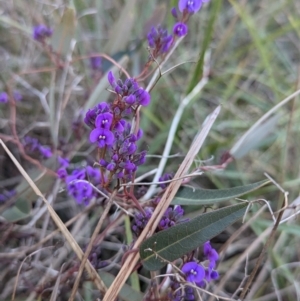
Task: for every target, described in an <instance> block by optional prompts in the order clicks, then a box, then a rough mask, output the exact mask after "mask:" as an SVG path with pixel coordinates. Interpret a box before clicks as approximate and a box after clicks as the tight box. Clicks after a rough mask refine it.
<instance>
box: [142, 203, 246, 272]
mask: <svg viewBox="0 0 300 301" xmlns="http://www.w3.org/2000/svg"><path fill="white" fill-rule="evenodd" d="M247 205H248V203H246V202H245V203H241V204H237V205H233V206H228V207H224V208H221V209H218V210H215V211H213V212H208V213H204V214H201V215H200V216H198V217H196V218H194V219H192V220H190V221H189V222H186V223H182V224H179V225H177V226H174V227H172V228H170V229H168V230H165V231H162V232H159V233H156V234H154V235H153V236H151V237H150V238H148V239H147V240H145V241H144V242H143V243H142V244H141V246H140V256H141V259H142V262H143V265H144V267H145V268H146V269H148V270H150V271H155V270H158V269H160V268H162V267H163V266H165V265H166V262H165V261H163V259H165V260H168V261H174V260H176V259H178V258H180V257H181V256H183V255H185V254H187V253H189V252H191V251H192V250H194V249H196V248H197V247H199V245H201V244H203V243H205V242H206V241H208V240H210V239H211V238H213V237H214V236H216V235H217V234H219V233H220V232H222V231H224V230H225V229H226V228H227V227H228V226H229V225H231V224H233V223H234V222H235V221H237V220H238V219H240V218H241V217H242V216H243V215H244V213H245V211H246V208H247ZM149 249H151V250H149ZM152 250H153V251H154V252H153V251H152Z"/></svg>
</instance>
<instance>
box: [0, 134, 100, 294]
mask: <svg viewBox="0 0 300 301" xmlns="http://www.w3.org/2000/svg"><path fill="white" fill-rule="evenodd" d="M0 144H1V145H2V147H3V148H4V150H5V151H6V153H7V154H8V156H9V157H10V158H11V160H12V161H13V163H14V164H15V166H16V167H17V168H18V170H19V171H20V173H21V174H22V176H23V177H24V178H25V179H26V181H27V182H28V184H29V185H30V187H31V188H32V189H33V191H34V192H35V193H36V195H37V196H39V197H40V198H41V199H42V200H43V201H44V203H45V204H46V205H47V209H48V211H49V213H50V215H51V217H52V219H53V221H54V222H55V224H56V225H57V227H58V228H59V229H60V231H61V232H62V234H63V235H64V237H65V238H66V240H67V241H68V242H69V244H70V246H71V248H72V249H73V251H74V252H75V253H76V255H77V256H78V258H79V260H82V258H83V252H82V250H81V248H80V247H79V245H78V244H77V242H76V240H75V239H74V237H73V236H72V235H71V233H70V232H69V230H68V229H67V227H66V226H65V224H64V223H63V222H62V221H61V219H60V218H59V216H58V215H57V214H56V212H55V211H54V209H53V208H52V207H51V205H50V204H49V203H48V201H47V200H46V198H45V197H44V196H43V194H42V193H41V191H40V190H39V188H38V187H37V186H36V185H35V183H34V182H33V181H32V179H31V178H30V177H29V176H28V174H27V173H26V171H25V170H24V169H23V167H22V166H21V165H20V163H19V162H18V161H17V159H16V158H15V157H14V155H13V154H12V153H11V152H10V150H9V149H8V148H7V146H6V145H5V144H4V142H3V141H2V140H1V139H0ZM85 267H86V270H87V271H88V273H89V275H90V277H91V279H93V281H94V282H95V284H96V286H97V288H98V289H99V290H100V291H103V292H105V291H106V286H105V285H104V283H103V281H102V280H101V278H100V276H99V275H98V273H97V272H96V270H95V269H94V267H93V266H92V265H91V263H90V261H87V263H86V265H85Z"/></svg>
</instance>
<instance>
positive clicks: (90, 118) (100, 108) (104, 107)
mask: <svg viewBox="0 0 300 301" xmlns="http://www.w3.org/2000/svg"><path fill="white" fill-rule="evenodd" d="M108 111H109V106H108V104H107V103H106V102H101V103H99V104H97V105H96V106H95V107H94V108H92V109H89V110H88V111H87V112H86V115H85V118H84V122H85V124H87V125H88V126H89V127H91V128H94V127H95V120H96V118H97V116H98V115H99V114H101V113H106V112H108Z"/></svg>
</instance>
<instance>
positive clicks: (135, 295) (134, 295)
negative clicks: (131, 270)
mask: <svg viewBox="0 0 300 301" xmlns="http://www.w3.org/2000/svg"><path fill="white" fill-rule="evenodd" d="M99 275H100V277H101V279H102V280H103V282H104V284H105V285H106V286H107V287H109V286H110V285H111V284H112V283H113V281H114V279H115V277H114V276H113V275H111V274H110V273H107V272H105V271H101V272H99ZM119 297H120V298H121V299H122V300H124V301H141V300H143V297H144V294H142V293H141V292H138V291H136V290H134V289H133V288H132V287H131V286H129V285H128V284H124V285H123V287H122V289H121V291H120V293H119Z"/></svg>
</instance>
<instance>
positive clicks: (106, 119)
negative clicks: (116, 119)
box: [95, 113, 113, 130]
mask: <svg viewBox="0 0 300 301" xmlns="http://www.w3.org/2000/svg"><path fill="white" fill-rule="evenodd" d="M112 120H113V114H111V113H103V114H100V115H98V116H97V118H96V121H95V126H96V127H97V128H102V129H107V130H109V128H110V126H111V123H112Z"/></svg>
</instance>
